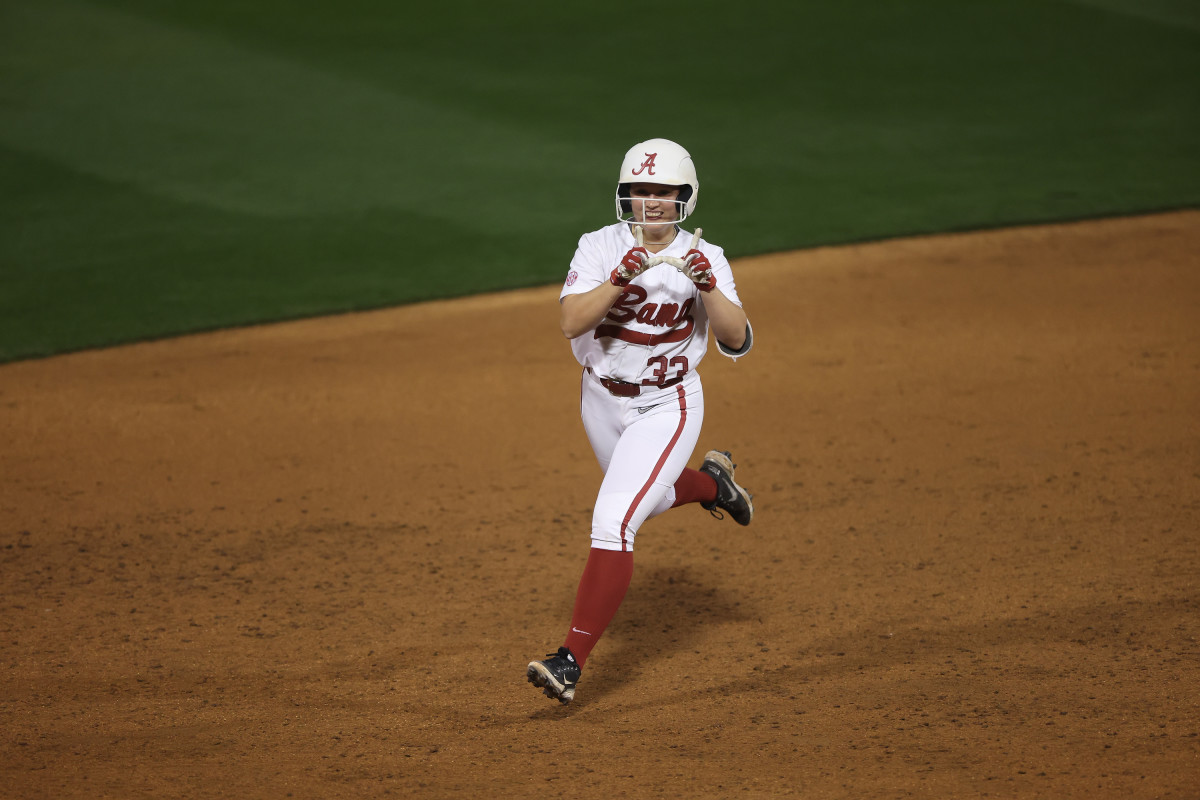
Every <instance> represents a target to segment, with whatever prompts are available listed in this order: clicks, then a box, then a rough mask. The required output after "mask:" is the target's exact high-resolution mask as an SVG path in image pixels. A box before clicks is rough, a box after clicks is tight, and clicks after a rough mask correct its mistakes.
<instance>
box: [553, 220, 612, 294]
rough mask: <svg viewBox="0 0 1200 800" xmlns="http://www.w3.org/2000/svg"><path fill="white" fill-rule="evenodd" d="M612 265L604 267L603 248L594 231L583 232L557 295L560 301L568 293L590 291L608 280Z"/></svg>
mask: <svg viewBox="0 0 1200 800" xmlns="http://www.w3.org/2000/svg"><path fill="white" fill-rule="evenodd" d="M611 271H612V267H608V268H607V269H606V268H605V263H604V248H603V247H602V246H601V241H600V237H599V236H598V235H597V234H595V233H585V234H584V235H583V236H580V237H579V245H578V246H577V247H576V248H575V256H574V257H573V258H572V259H571V266H570V268H569V269H568V271H567V278H566V280H565V281H564V282H563V288H562V292H561V293H560V294H559V295H558V299H559V301H560V302H561V301H562V299H563V298H564V297H566V296H567V295H569V294H583V293H584V292H590V291H591V290H592V289H595V288H596V287H597V286H599V285H600V284H602V283H604V282H605V281H606V280H608V274H609V272H611Z"/></svg>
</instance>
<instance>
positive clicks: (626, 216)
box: [615, 139, 700, 225]
mask: <svg viewBox="0 0 1200 800" xmlns="http://www.w3.org/2000/svg"><path fill="white" fill-rule="evenodd" d="M635 183H656V184H660V185H663V186H678V187H679V197H678V198H677V199H676V200H674V201H663V200H659V202H660V203H661V202H674V203H675V204H676V206H677V207H678V209H679V215H678V217H677V218H676V219H673V220H671V221H670V222H649V223H639V224H644V225H674V224H675V223H677V222H682V221H683V220H685V219H687V217H688V216H689V215H690V214H691V213H692V212H693V211H695V210H696V199H697V195H699V194H700V179H699V178H697V177H696V165H695V164H694V163H692V157H691V155H690V154H689V153H688V151H687V150H684V149H683V148H682V147H680V146H679V145H678V144H676V143H675V142H672V141H671V140H669V139H647V140H646V141H644V142H639V143H638V144H635V145H634V146H633V147H632V148H630V149H629V152H627V153H626V154H625V159H624V160H623V161H622V162H621V174H620V176H619V177H618V178H617V192H616V198H615V199H616V208H617V220H618V221H619V222H629V221H631V217H632V215H633V200H632V199H631V198H630V196H629V189H630V187H631V186H632V185H633V184H635Z"/></svg>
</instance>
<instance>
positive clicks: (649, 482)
mask: <svg viewBox="0 0 1200 800" xmlns="http://www.w3.org/2000/svg"><path fill="white" fill-rule="evenodd" d="M675 393H676V395H677V396H678V397H679V425H678V426H677V427H676V428H675V434H674V435H673V436H672V437H671V441H670V442H668V443H667V447H666V449H665V450H663V452H662V455H660V456H659V457H658V462H657V463H655V465H654V469H653V470H652V471H651V472H650V477H649V478H647V479H646V482H645V483H644V484H643V485H642V488H641V489H640V490H639V491H638V493H637V495H636V496H635V497H634V498H633V502H632V503H631V504H630V505H629V510H628V511H626V512H625V519H623V520H621V550H622V551H625V550H628V549H629V541H628V539H627V538H626V534H627V533H628V529H629V521H630V520H631V519H633V514H634V512H635V511H637V507H638V506H639V505H640V504H641V502H642V499H643V498H644V497H645V496H646V493H647V492H649V491H650V487H651V486H653V485H654V481H655V480H656V479H657V478H658V475H659V473H660V472H662V468H663V465H664V464H666V463H667V457H668V456H670V455H671V451H672V450H674V449H675V445H677V444H679V437H680V436H682V435H683V428H684V426H685V425H687V415H688V409H687V395H686V394H685V393H684V391H683V387H682V386H676V387H675Z"/></svg>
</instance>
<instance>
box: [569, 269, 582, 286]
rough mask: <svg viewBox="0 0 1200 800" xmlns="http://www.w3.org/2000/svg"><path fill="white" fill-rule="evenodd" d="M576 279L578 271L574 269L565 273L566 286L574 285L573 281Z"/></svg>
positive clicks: (577, 278)
mask: <svg viewBox="0 0 1200 800" xmlns="http://www.w3.org/2000/svg"><path fill="white" fill-rule="evenodd" d="M577 280H579V273H578V272H576V271H575V270H571V271H570V272H568V273H567V286H574V285H575V281H577Z"/></svg>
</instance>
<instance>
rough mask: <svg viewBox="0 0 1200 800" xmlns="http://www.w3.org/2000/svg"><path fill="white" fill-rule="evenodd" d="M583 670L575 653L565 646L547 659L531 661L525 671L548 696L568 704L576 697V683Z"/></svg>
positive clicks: (530, 680) (530, 679)
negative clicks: (576, 659)
mask: <svg viewBox="0 0 1200 800" xmlns="http://www.w3.org/2000/svg"><path fill="white" fill-rule="evenodd" d="M581 671H582V670H580V668H579V664H577V663H575V655H574V653H572V652H571V651H570V650H568V649H567V648H565V647H560V648H558V652H557V653H551V654H550V655H548V656H546V660H545V661H531V662H529V668H528V669H527V670H526V671H525V674H526V676H527V677H528V678H529V682H530V683H532V684H533V685H534V686H537V687H539V688H541V689H543V690H544V691H545V694H546V697H549V698H551V699H554V700H557V701H558V702H560V703H562V704H563V705H566V704H567V703H569V702H571V701H572V700H574V699H575V683H576V681H578V680H579V673H580V672H581Z"/></svg>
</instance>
